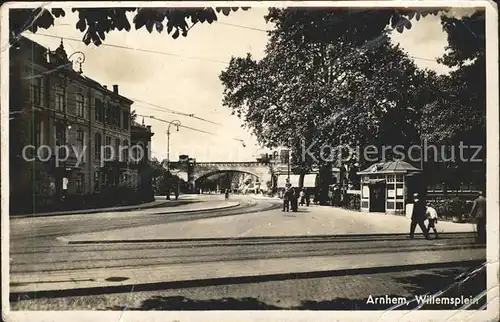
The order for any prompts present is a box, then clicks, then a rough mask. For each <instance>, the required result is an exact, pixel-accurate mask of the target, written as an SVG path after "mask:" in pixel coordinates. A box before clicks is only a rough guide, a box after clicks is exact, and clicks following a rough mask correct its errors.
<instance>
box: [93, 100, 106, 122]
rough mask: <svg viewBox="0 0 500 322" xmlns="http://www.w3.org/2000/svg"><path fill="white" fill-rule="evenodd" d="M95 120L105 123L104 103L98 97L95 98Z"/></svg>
mask: <svg viewBox="0 0 500 322" xmlns="http://www.w3.org/2000/svg"><path fill="white" fill-rule="evenodd" d="M95 120H96V121H98V122H101V123H104V104H103V103H102V101H101V100H100V99H98V98H96V99H95Z"/></svg>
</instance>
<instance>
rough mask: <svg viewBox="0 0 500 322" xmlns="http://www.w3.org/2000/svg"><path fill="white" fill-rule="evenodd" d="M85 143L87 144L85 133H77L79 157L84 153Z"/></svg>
mask: <svg viewBox="0 0 500 322" xmlns="http://www.w3.org/2000/svg"><path fill="white" fill-rule="evenodd" d="M84 143H85V132H83V131H82V130H78V131H77V132H76V149H77V151H78V154H79V155H81V154H82V153H83V152H84ZM84 160H85V159H84Z"/></svg>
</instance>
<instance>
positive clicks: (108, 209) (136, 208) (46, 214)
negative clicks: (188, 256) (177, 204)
mask: <svg viewBox="0 0 500 322" xmlns="http://www.w3.org/2000/svg"><path fill="white" fill-rule="evenodd" d="M167 203H168V201H165V202H162V203H160V204H157V205H151V206H145V204H143V205H142V206H141V205H137V206H133V207H131V208H120V207H117V208H99V209H87V210H74V211H68V212H64V213H63V212H55V213H51V212H50V213H45V214H43V213H41V214H29V215H12V216H10V218H9V219H10V220H12V219H23V218H35V217H55V216H70V215H83V214H97V213H102V212H125V211H134V210H140V209H153V208H160V207H163V206H164V205H165V204H167Z"/></svg>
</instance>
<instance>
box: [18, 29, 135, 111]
mask: <svg viewBox="0 0 500 322" xmlns="http://www.w3.org/2000/svg"><path fill="white" fill-rule="evenodd" d="M20 41H21V42H24V43H27V44H29V45H31V46H32V49H31V50H32V51H33V50H34V49H33V48H36V50H37V52H40V53H39V55H40V57H38V58H42V60H44V63H46V64H47V65H50V64H49V62H47V61H46V58H45V57H44V54H46V53H48V52H50V50H49V49H48V48H46V47H44V46H42V45H41V44H39V43H37V42H36V41H33V40H31V39H29V38H26V37H24V36H21V40H20ZM42 52H43V53H42ZM54 52H55V53H57V54H59V55H61V56H63V57H64V58H65V59H66V60H67V56H68V55H67V54H66V51H65V50H64V45H63V42H62V40H61V44H60V45H59V47H58V48H57V49H56V50H55V51H54ZM52 66H53V65H52ZM58 71H59V72H62V73H64V72H66V73H69V74H71V76H73V77H76V78H78V79H79V80H80V81H83V82H84V83H86V84H87V85H89V86H92V87H94V88H95V89H98V90H100V91H102V92H105V93H106V94H108V95H110V96H115V97H117V98H119V99H121V100H124V101H126V102H127V103H129V104H132V103H134V101H133V100H131V99H129V98H127V97H125V96H122V95H120V94H117V93H115V92H113V90H112V89H108V88H106V87H104V85H102V84H100V83H99V82H97V81H96V80H94V79H92V78H90V77H88V76H84V75H81V74H80V73H78V72H76V71H75V70H73V68H68V69H66V68H59V69H58Z"/></svg>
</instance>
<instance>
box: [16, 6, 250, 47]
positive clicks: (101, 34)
mask: <svg viewBox="0 0 500 322" xmlns="http://www.w3.org/2000/svg"><path fill="white" fill-rule="evenodd" d="M238 9H239V8H238V7H231V8H228V7H217V8H208V7H205V8H73V9H71V10H72V12H77V13H78V18H79V19H78V22H77V23H76V25H75V27H76V28H77V29H78V30H80V31H81V32H82V33H83V39H82V41H83V42H84V43H85V44H86V45H88V44H90V43H93V44H94V45H95V46H99V45H101V44H102V42H103V41H104V40H105V39H106V34H107V33H109V32H111V31H115V30H118V31H123V30H124V31H130V30H132V27H133V28H135V29H136V30H140V29H142V28H145V29H146V30H147V31H148V32H149V33H152V32H153V31H155V30H156V31H157V32H158V33H162V32H166V33H168V34H169V35H171V36H172V38H174V39H176V38H178V37H179V36H180V35H182V36H184V37H185V36H187V34H188V31H189V29H190V28H191V27H192V26H193V25H194V24H197V23H205V22H207V23H209V24H211V23H213V22H214V21H217V15H218V14H220V13H222V14H224V15H226V16H227V15H229V14H230V13H231V12H232V11H237V10H238ZM241 9H242V10H248V8H247V7H242V8H241ZM128 13H133V14H134V16H133V19H132V22H131V21H129V18H128V17H127V14H128ZM9 14H10V17H9V22H10V32H11V42H13V41H15V40H16V38H17V37H18V36H19V35H21V33H22V32H24V31H26V30H29V31H31V32H34V33H35V32H37V31H38V30H39V29H48V28H50V27H52V26H53V25H54V22H55V20H56V19H57V18H60V17H64V16H65V15H66V12H65V11H64V10H63V9H57V8H56V9H50V10H48V9H45V8H43V6H42V7H39V8H36V9H34V10H31V9H11V10H10V11H9Z"/></svg>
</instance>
